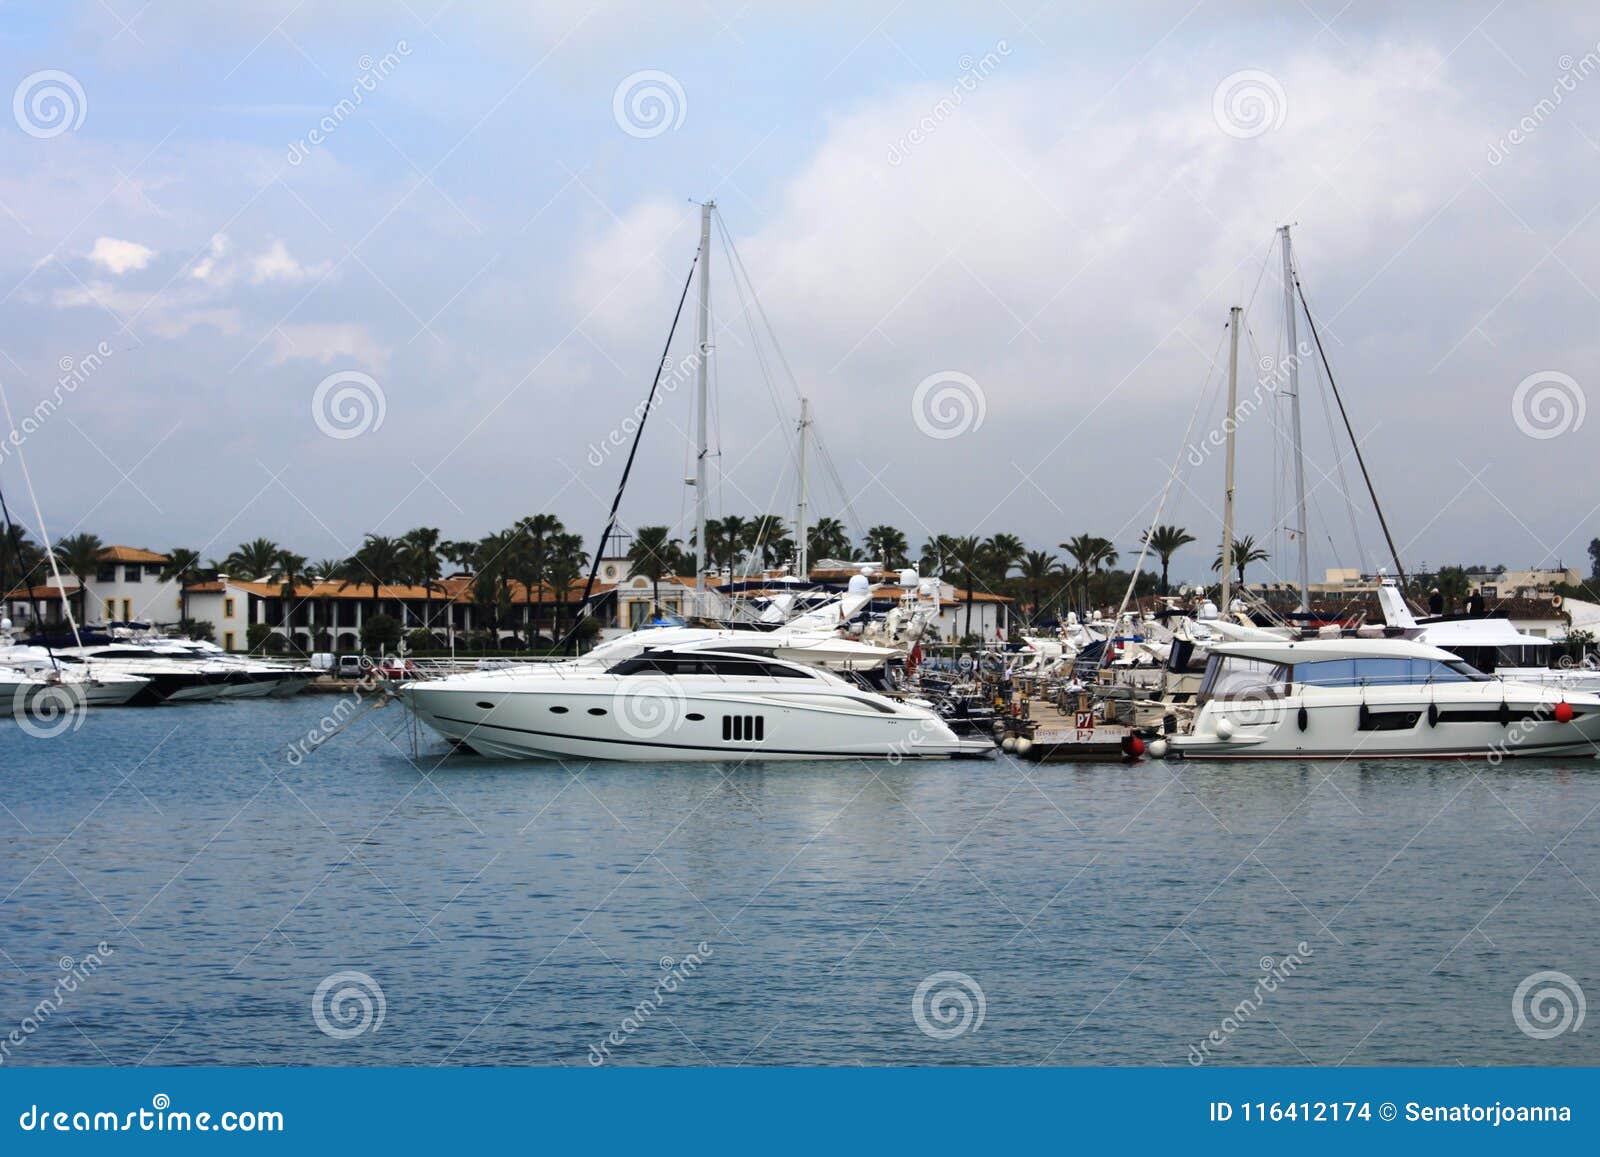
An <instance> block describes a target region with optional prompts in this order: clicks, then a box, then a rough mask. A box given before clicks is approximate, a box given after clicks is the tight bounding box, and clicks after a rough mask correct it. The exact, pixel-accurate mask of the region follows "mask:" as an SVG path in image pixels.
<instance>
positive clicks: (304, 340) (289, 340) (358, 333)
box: [271, 322, 389, 368]
mask: <svg viewBox="0 0 1600 1157" xmlns="http://www.w3.org/2000/svg"><path fill="white" fill-rule="evenodd" d="M273 334H274V336H275V337H276V338H277V345H276V348H275V349H274V350H273V354H272V359H271V361H272V364H273V365H275V366H276V365H282V364H283V363H284V362H287V361H292V360H294V359H306V360H310V361H316V362H320V363H322V364H323V365H327V364H328V363H329V362H332V361H334V360H335V359H339V358H344V359H351V360H354V361H355V362H357V363H358V364H360V365H361V366H365V367H370V368H376V367H381V366H383V365H384V364H385V363H386V362H387V361H388V359H389V354H388V350H387V349H385V348H384V347H383V346H382V345H380V344H379V342H378V341H377V339H375V338H374V337H373V336H372V334H371V333H369V332H368V331H367V329H366V327H365V326H360V325H350V324H335V323H329V322H305V323H300V324H286V325H280V326H278V327H277V328H276V329H274V330H273Z"/></svg>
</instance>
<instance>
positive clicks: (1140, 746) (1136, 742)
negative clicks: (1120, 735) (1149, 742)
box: [1128, 735, 1144, 759]
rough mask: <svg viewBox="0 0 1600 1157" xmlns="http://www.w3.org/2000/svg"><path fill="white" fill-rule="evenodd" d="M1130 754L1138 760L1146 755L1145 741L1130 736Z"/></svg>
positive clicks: (1135, 736)
mask: <svg viewBox="0 0 1600 1157" xmlns="http://www.w3.org/2000/svg"><path fill="white" fill-rule="evenodd" d="M1128 754H1129V755H1131V756H1133V758H1135V759H1138V758H1139V757H1140V756H1141V755H1143V754H1144V740H1142V739H1140V738H1139V737H1138V736H1137V735H1130V736H1128Z"/></svg>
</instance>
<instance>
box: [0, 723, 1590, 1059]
mask: <svg viewBox="0 0 1600 1157" xmlns="http://www.w3.org/2000/svg"><path fill="white" fill-rule="evenodd" d="M330 706H331V702H330V701H327V700H323V699H321V698H320V697H303V698H300V699H296V700H290V701H286V702H276V701H270V700H269V701H262V702H256V703H240V704H233V705H214V706H209V707H206V706H201V707H189V708H180V707H171V708H161V709H155V710H143V711H141V710H120V711H119V710H102V711H97V712H94V713H92V714H91V716H90V717H89V719H88V720H87V721H86V722H85V724H84V726H83V727H82V728H80V729H78V730H76V731H71V732H68V733H67V734H65V735H62V736H60V737H58V738H55V739H50V740H34V739H31V738H29V737H27V736H25V735H23V734H21V733H20V732H19V731H18V730H17V729H16V728H14V727H8V728H7V729H6V730H5V731H4V732H0V767H3V768H4V778H3V781H0V804H3V805H4V809H3V810H0V827H3V828H4V829H5V831H6V840H5V845H4V852H3V862H0V895H3V896H4V902H3V904H0V947H3V948H4V955H3V957H0V975H3V977H4V979H3V980H0V1027H3V1028H4V1029H5V1030H6V1031H10V1029H11V1027H13V1026H19V1025H20V1026H23V1027H22V1030H21V1031H20V1032H19V1039H20V1040H21V1043H20V1044H13V1045H12V1046H11V1047H10V1050H9V1052H8V1053H7V1054H6V1056H5V1057H4V1061H5V1063H7V1064H105V1063H117V1064H129V1063H134V1062H137V1061H140V1060H142V1059H146V1058H148V1059H149V1061H150V1062H151V1063H166V1064H188V1063H220V1064H258V1063H263V1064H290V1063H318V1064H436V1063H447V1064H561V1063H565V1064H575V1065H585V1064H590V1063H593V1062H594V1061H596V1060H601V1061H603V1062H604V1063H609V1064H705V1063H708V1062H709V1063H717V1064H735V1063H741V1062H743V1063H752V1064H796V1063H809V1064H851V1063H866V1064H890V1063H910V1064H1039V1063H1045V1064H1141V1065H1160V1064H1169V1065H1185V1064H1189V1063H1193V1061H1194V1060H1195V1058H1196V1057H1199V1058H1200V1059H1201V1060H1203V1061H1204V1063H1207V1064H1301V1063H1307V1062H1315V1063H1322V1064H1333V1063H1338V1062H1340V1061H1348V1062H1349V1063H1352V1064H1357V1063H1359V1064H1424V1063H1426V1064H1452V1063H1457V1062H1460V1063H1463V1064H1534V1065H1542V1064H1597V1063H1600V1034H1597V1033H1595V1032H1594V1031H1593V1026H1592V1025H1590V1026H1589V1027H1588V1028H1587V1029H1585V1030H1580V1031H1567V1032H1562V1033H1560V1034H1559V1035H1555V1036H1551V1037H1549V1039H1537V1038H1536V1036H1535V1035H1530V1034H1529V1032H1527V1031H1524V1029H1523V1028H1521V1027H1519V1022H1518V1019H1517V1017H1516V1016H1515V1015H1514V1011H1513V1004H1512V997H1513V994H1514V993H1516V991H1517V990H1518V987H1519V985H1520V984H1522V982H1523V981H1524V980H1525V979H1526V978H1528V977H1530V976H1532V975H1533V974H1535V973H1538V972H1541V971H1555V972H1559V973H1564V974H1566V976H1567V977H1569V978H1571V980H1572V982H1573V983H1574V984H1575V985H1576V986H1577V987H1578V988H1580V989H1586V990H1587V992H1588V994H1589V996H1596V995H1600V972H1597V971H1596V967H1597V965H1596V961H1597V960H1600V951H1597V948H1600V932H1597V931H1596V929H1597V927H1600V920H1597V916H1600V899H1597V897H1596V892H1597V891H1600V821H1596V820H1595V819H1594V813H1595V811H1596V809H1597V808H1600V764H1595V763H1592V762H1568V763H1560V764H1508V765H1506V766H1504V767H1500V768H1489V767H1487V766H1485V765H1478V764H1463V763H1431V764H1423V763H1412V762H1397V761H1396V762H1388V761H1379V762H1360V761H1349V762H1345V763H1320V764H1289V763H1283V764H1278V763H1273V764H1255V765H1253V764H1247V763H1241V764H1232V765H1215V766H1208V765H1201V764H1195V765H1177V764H1170V765H1169V764H1145V765H1141V766H1138V767H1133V768H1128V767H1123V766H1071V765H1054V766H1038V765H1028V764H1020V765H1019V764H1016V763H1013V762H1012V761H1010V760H1009V759H997V760H995V761H992V762H962V763H947V764H922V765H915V764H909V763H908V764H902V765H900V766H898V767H891V766H888V765H886V764H885V765H872V766H867V765H863V764H854V763H852V764H821V763H819V764H768V765H760V764H748V765H745V766H742V767H728V766H719V765H711V764H679V765H666V766H660V767H651V766H643V765H636V764H583V763H572V764H567V765H563V764H560V763H543V764H541V763H525V764H509V763H498V762H488V761H483V760H479V759H476V758H471V757H464V756H451V757H448V758H446V757H445V756H444V755H443V753H442V750H441V749H440V748H439V747H437V746H436V745H433V744H431V742H427V741H425V743H424V748H423V751H422V758H421V760H420V761H419V764H418V765H415V766H414V765H413V764H412V762H411V761H410V759H409V758H408V755H409V740H408V738H407V735H406V731H405V728H404V717H403V716H402V715H401V714H400V711H399V709H398V708H389V709H385V710H384V711H380V712H378V713H376V714H375V715H373V716H372V717H371V718H370V719H368V720H364V721H362V722H361V723H359V724H358V725H356V726H355V727H353V728H351V729H350V730H348V731H346V732H345V733H343V734H341V735H339V736H337V737H336V738H334V739H332V740H330V741H329V742H327V743H326V744H325V745H323V746H322V747H321V748H320V749H318V750H316V751H315V752H313V753H312V754H311V755H310V756H308V757H307V758H306V759H304V761H303V762H300V763H299V764H298V766H295V765H294V764H293V763H292V762H291V761H290V760H288V759H287V758H285V751H286V750H287V747H288V745H289V744H291V743H293V742H294V741H295V740H296V739H297V738H299V737H301V736H303V735H305V734H306V733H307V731H308V729H310V728H313V727H315V726H316V723H317V721H318V719H319V718H321V717H322V716H323V715H324V714H325V713H326V712H327V711H328V710H329V708H330ZM419 769H420V770H419ZM424 772H426V773H427V774H423V773H424ZM102 944H104V946H105V948H106V949H107V950H108V954H105V955H104V956H103V959H101V960H100V962H99V963H98V965H97V966H96V967H95V968H94V969H93V970H92V972H91V974H90V975H88V976H86V977H79V976H77V975H76V973H79V972H81V971H82V970H83V967H84V964H83V962H84V961H85V960H86V959H87V956H86V954H91V953H94V954H96V955H97V956H99V955H100V954H98V953H97V952H96V950H97V948H98V947H99V946H100V945H102ZM1301 946H1303V950H1302V947H1301ZM1290 956H1294V957H1297V958H1298V960H1297V962H1294V963H1292V964H1288V965H1286V964H1285V961H1286V960H1287V959H1288V957H1290ZM66 958H71V962H72V971H74V978H75V984H74V985H73V987H72V988H71V989H70V990H69V989H66V988H65V987H63V986H60V985H58V983H57V982H58V981H59V980H60V979H61V978H62V977H63V976H64V975H66V973H64V971H63V968H64V966H65V964H66ZM1286 969H1287V971H1286ZM1269 977H1270V978H1272V983H1271V984H1270V986H1269V985H1267V984H1266V979H1267V978H1269ZM1538 983H1539V984H1543V983H1544V982H1542V981H1541V982H1538ZM46 998H49V999H48V1004H49V1007H47V1008H46V1009H44V1010H43V1011H44V1013H45V1015H43V1016H40V1015H38V1014H39V1012H40V1009H39V1005H40V1002H41V1001H42V1000H46ZM1552 1007H1557V1006H1552ZM24 1021H28V1022H30V1024H31V1027H28V1025H24ZM1534 1027H1535V1028H1536V1029H1537V1028H1538V1025H1535V1026H1534ZM1213 1034H1214V1035H1213ZM3 1035H4V1034H3V1033H0V1036H3ZM1208 1041H1210V1042H1213V1043H1211V1044H1210V1047H1209V1048H1207V1049H1204V1050H1203V1051H1197V1050H1198V1048H1199V1046H1202V1045H1203V1044H1205V1043H1206V1042H1208ZM1218 1041H1220V1043H1216V1042H1218Z"/></svg>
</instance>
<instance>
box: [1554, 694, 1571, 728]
mask: <svg viewBox="0 0 1600 1157" xmlns="http://www.w3.org/2000/svg"><path fill="white" fill-rule="evenodd" d="M1572 715H1573V712H1572V704H1570V703H1568V702H1567V701H1566V700H1565V699H1563V700H1562V701H1561V702H1560V703H1557V704H1556V722H1557V723H1571V722H1572Z"/></svg>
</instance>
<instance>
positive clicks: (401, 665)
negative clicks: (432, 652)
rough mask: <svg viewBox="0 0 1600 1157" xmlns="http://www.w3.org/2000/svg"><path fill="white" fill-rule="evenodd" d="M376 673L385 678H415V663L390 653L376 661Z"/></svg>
mask: <svg viewBox="0 0 1600 1157" xmlns="http://www.w3.org/2000/svg"><path fill="white" fill-rule="evenodd" d="M377 670H378V674H379V675H382V676H383V677H384V678H385V679H415V678H416V677H417V665H416V664H415V663H413V662H412V661H411V660H410V659H401V658H399V657H397V656H395V655H390V656H388V657H387V658H385V659H383V660H381V661H380V662H379V663H378V668H377Z"/></svg>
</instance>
